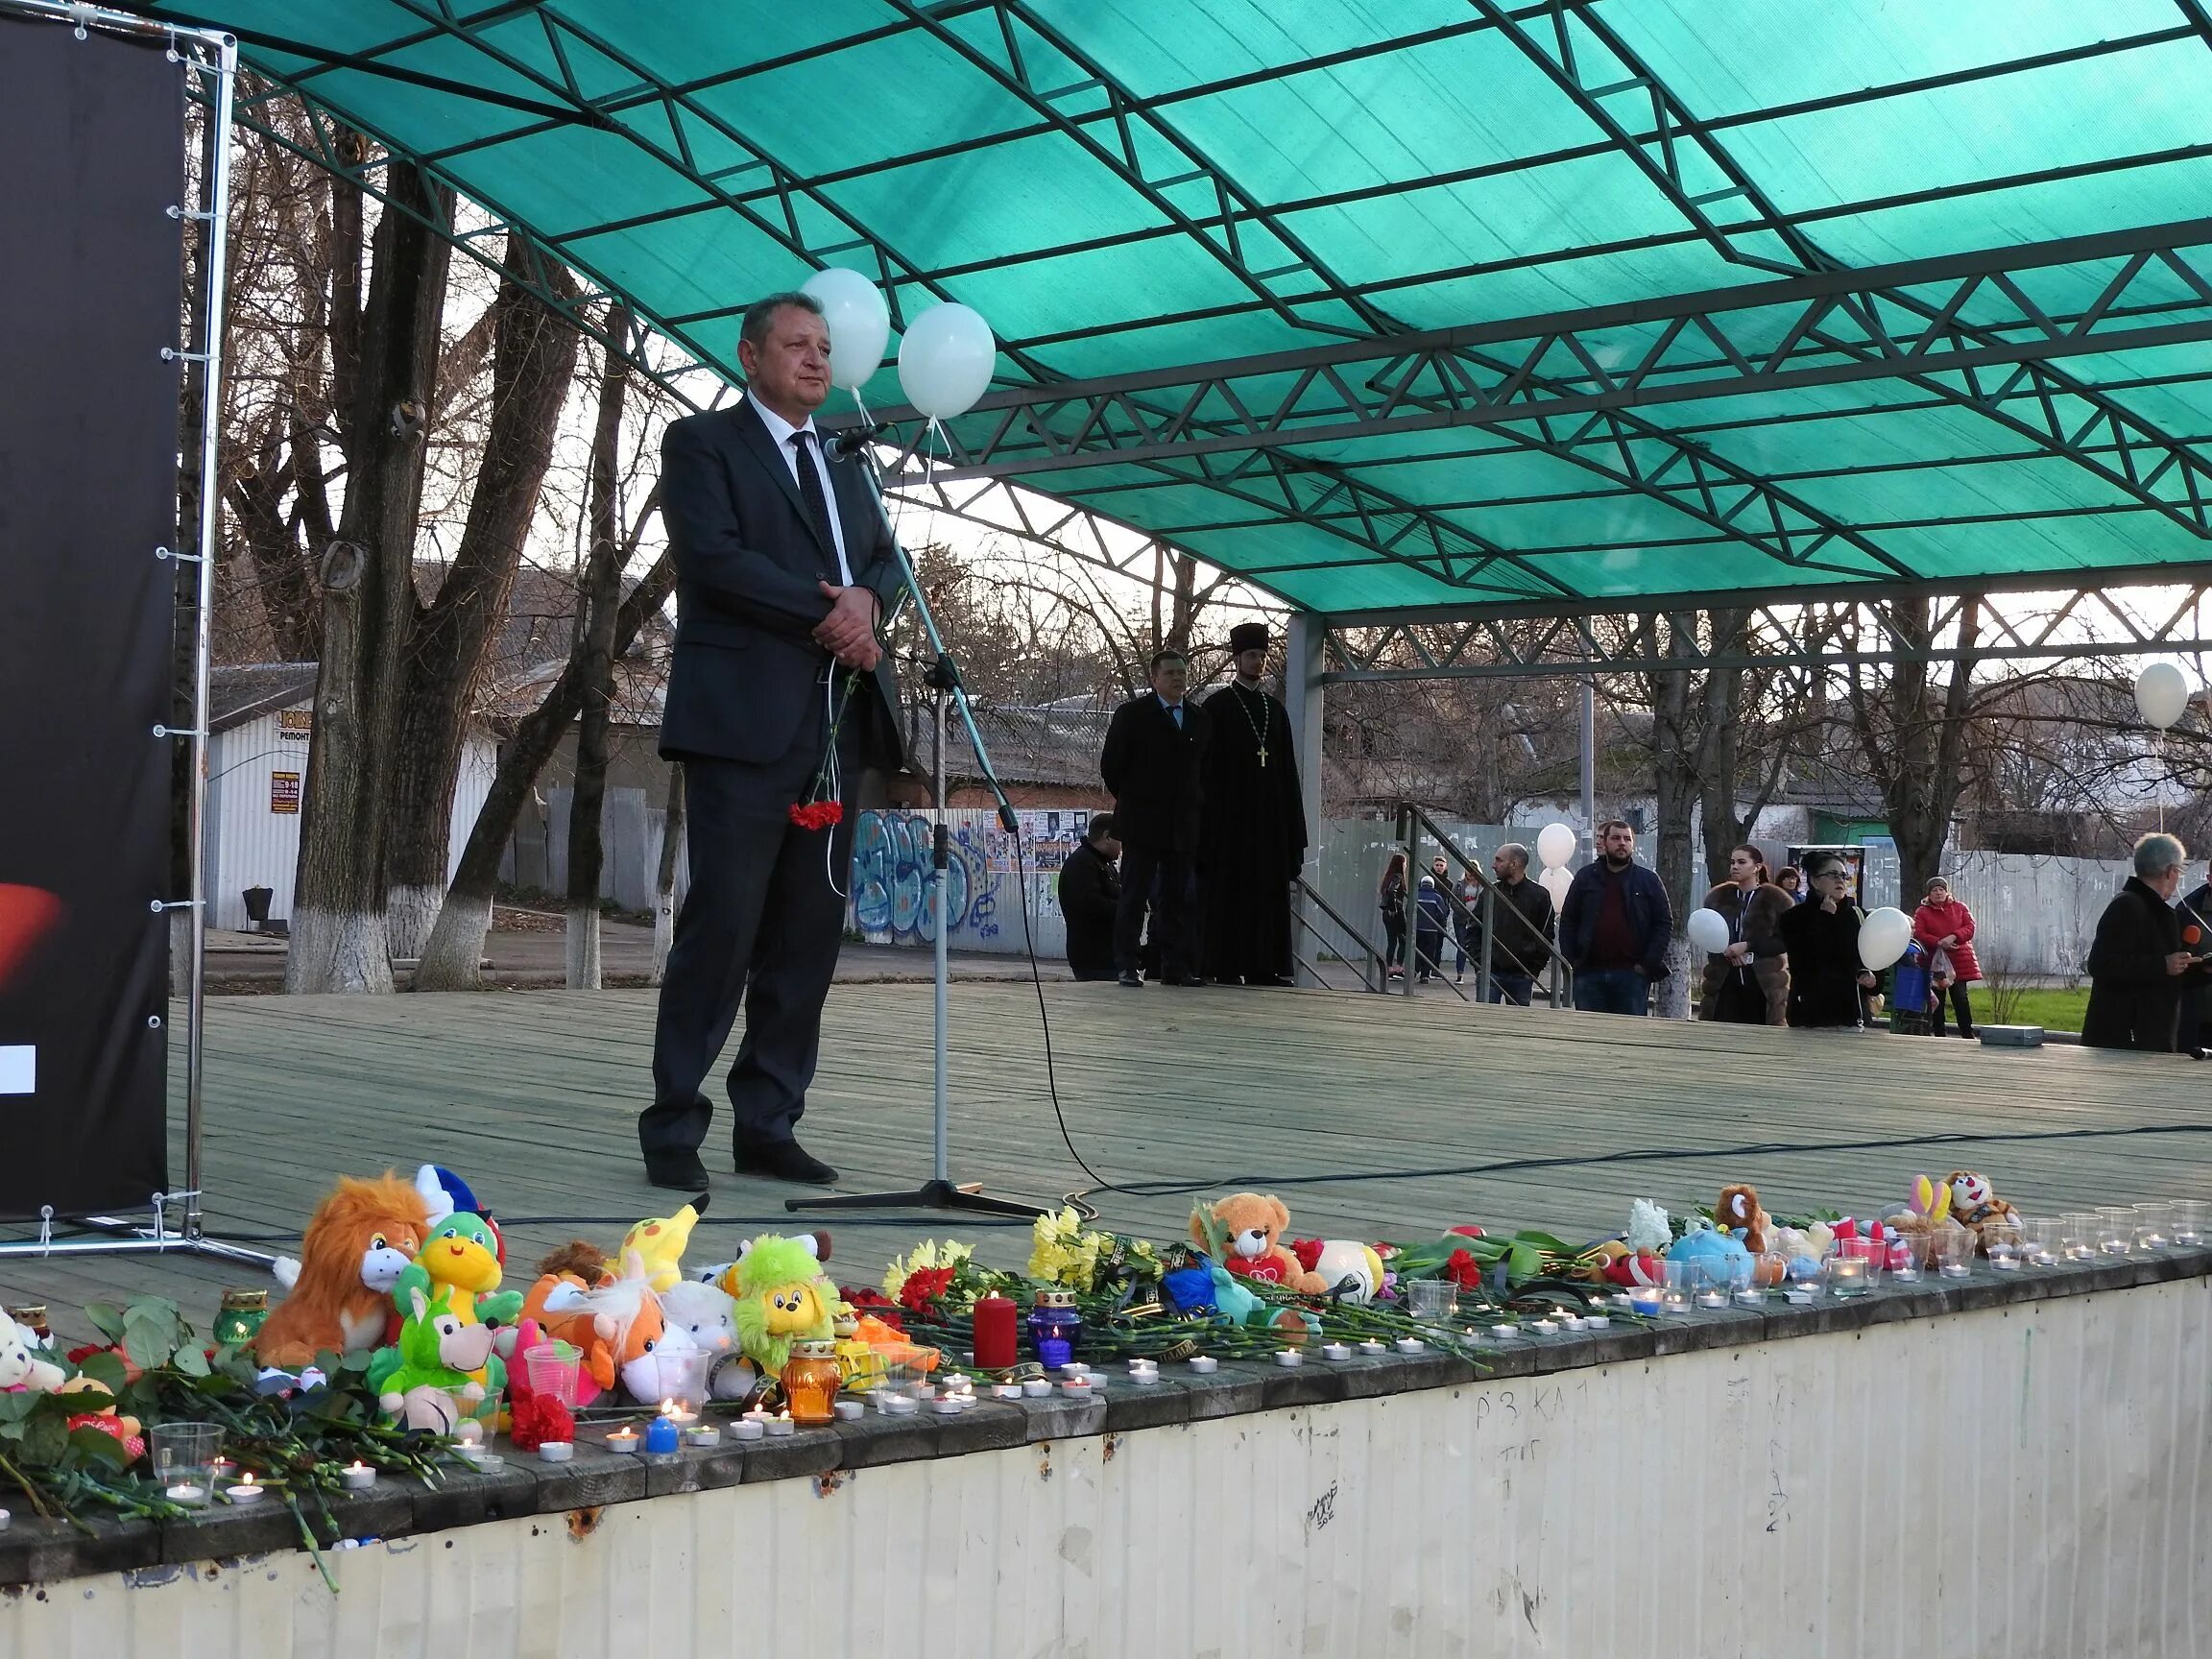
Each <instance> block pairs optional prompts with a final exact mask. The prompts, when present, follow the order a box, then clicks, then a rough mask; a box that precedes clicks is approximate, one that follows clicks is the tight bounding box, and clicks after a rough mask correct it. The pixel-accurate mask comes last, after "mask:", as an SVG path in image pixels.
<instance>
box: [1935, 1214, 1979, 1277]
mask: <svg viewBox="0 0 2212 1659" xmlns="http://www.w3.org/2000/svg"><path fill="white" fill-rule="evenodd" d="M1975 1242H1976V1241H1975V1238H1974V1234H1973V1233H1972V1231H1971V1230H1969V1229H1967V1228H1964V1227H1961V1226H1960V1225H1959V1223H1958V1222H1956V1221H1949V1222H1946V1223H1944V1225H1943V1227H1942V1229H1941V1231H1940V1232H1938V1233H1937V1234H1936V1261H1937V1262H1939V1263H1940V1267H1939V1270H1940V1272H1941V1273H1942V1275H1943V1277H1944V1278H1946V1279H1963V1278H1965V1277H1966V1276H1967V1275H1968V1274H1970V1273H1972V1272H1973V1271H1974V1246H1975Z"/></svg>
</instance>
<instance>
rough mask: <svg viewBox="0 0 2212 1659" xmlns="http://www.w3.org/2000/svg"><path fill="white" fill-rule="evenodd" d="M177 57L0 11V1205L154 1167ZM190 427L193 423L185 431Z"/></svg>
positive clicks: (118, 1180)
mask: <svg viewBox="0 0 2212 1659" xmlns="http://www.w3.org/2000/svg"><path fill="white" fill-rule="evenodd" d="M184 74H185V71H184V69H183V68H182V66H181V65H179V64H176V63H172V62H169V61H168V60H167V59H166V57H165V55H164V49H163V46H162V44H161V43H160V42H158V41H156V42H155V43H153V44H151V45H148V44H142V43H139V42H136V41H132V40H125V39H119V38H117V37H115V36H105V35H102V34H100V33H98V32H97V31H93V32H92V33H91V34H90V35H89V36H88V37H87V38H85V39H83V40H80V39H78V38H77V37H76V32H75V31H74V30H73V29H71V28H70V27H69V26H68V25H67V24H65V23H60V24H57V23H48V22H40V21H34V20H29V19H22V18H0V156H5V157H6V158H7V159H6V162H5V164H4V165H0V778H4V779H5V781H6V784H7V787H6V789H5V791H4V792H0V1147H4V1148H5V1151H4V1153H0V1214H6V1215H10V1216H19V1215H32V1214H36V1213H37V1210H38V1207H39V1206H40V1205H43V1204H51V1205H53V1206H54V1207H55V1209H56V1210H57V1211H58V1212H60V1214H83V1213H84V1212H87V1211H93V1210H105V1209H111V1208H116V1207H121V1206H132V1207H136V1206H140V1205H143V1204H144V1203H145V1202H146V1200H147V1197H148V1195H149V1194H151V1193H153V1192H156V1191H158V1190H162V1189H163V1188H164V1187H166V1185H167V1181H168V1176H167V1169H168V1157H167V1114H166V1107H165V1101H164V1098H163V1089H164V1058H165V1052H166V1048H167V1041H168V1030H167V1023H168V1019H167V1017H168V1005H167V996H168V960H167V958H168V952H167V948H166V939H167V933H168V922H167V919H166V918H165V917H163V916H161V915H158V914H156V913H155V912H154V911H153V910H152V908H151V905H152V904H153V902H155V901H156V900H159V899H163V898H166V897H167V896H168V886H169V768H170V745H171V744H172V743H173V742H175V741H177V740H176V739H174V738H161V737H156V736H155V735H154V728H155V727H156V726H157V725H164V724H169V725H173V724H175V723H176V721H175V717H174V715H173V714H172V712H171V706H170V692H169V687H170V674H171V663H170V652H171V638H172V609H173V589H172V586H171V584H172V582H173V580H174V578H173V576H172V575H171V571H172V568H173V567H172V566H171V565H168V564H166V563H164V562H162V561H159V560H156V558H155V556H154V552H155V549H156V548H157V547H164V546H172V545H174V544H175V543H176V541H177V482H178V396H179V390H180V378H179V375H180V369H179V365H178V364H176V363H174V362H167V363H165V362H163V361H162V360H161V349H162V348H163V347H165V346H166V347H173V348H174V347H181V346H183V345H184V344H185V342H184V341H182V340H181V339H180V337H179V329H180V282H181V276H182V264H181V261H182V250H183V228H182V224H181V222H180V220H178V219H175V218H172V217H170V215H169V212H168V209H169V208H171V207H172V206H177V205H188V204H190V198H189V197H188V195H187V193H186V180H185V176H184V87H183V76H184ZM196 448H197V445H195V449H196Z"/></svg>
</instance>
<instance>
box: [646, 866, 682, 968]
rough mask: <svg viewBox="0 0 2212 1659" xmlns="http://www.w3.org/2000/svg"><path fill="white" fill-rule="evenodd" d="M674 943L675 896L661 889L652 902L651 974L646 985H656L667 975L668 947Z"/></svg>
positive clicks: (668, 890) (672, 892) (669, 891)
mask: <svg viewBox="0 0 2212 1659" xmlns="http://www.w3.org/2000/svg"><path fill="white" fill-rule="evenodd" d="M675 943H676V895H675V893H674V891H673V890H671V889H668V888H663V889H662V890H661V895H660V897H659V898H657V899H656V900H655V901H654V902H653V972H652V974H651V975H650V977H649V979H648V983H650V984H654V985H658V984H660V983H661V980H662V979H664V978H665V977H667V974H668V950H669V947H671V946H672V945H674V944H675Z"/></svg>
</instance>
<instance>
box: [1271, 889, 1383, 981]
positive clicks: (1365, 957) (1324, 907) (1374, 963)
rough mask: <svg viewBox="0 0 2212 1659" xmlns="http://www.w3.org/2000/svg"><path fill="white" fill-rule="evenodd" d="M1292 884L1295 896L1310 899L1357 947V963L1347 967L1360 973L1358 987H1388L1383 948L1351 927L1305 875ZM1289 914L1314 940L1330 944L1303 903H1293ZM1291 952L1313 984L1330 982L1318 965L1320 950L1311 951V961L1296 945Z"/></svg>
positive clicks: (1342, 914)
mask: <svg viewBox="0 0 2212 1659" xmlns="http://www.w3.org/2000/svg"><path fill="white" fill-rule="evenodd" d="M1293 885H1294V886H1295V887H1296V889H1297V896H1298V897H1299V898H1301V899H1305V900H1307V901H1309V902H1310V903H1311V904H1312V905H1313V907H1314V908H1315V909H1316V910H1318V911H1320V912H1321V914H1322V915H1324V916H1326V917H1328V918H1329V920H1330V921H1332V922H1334V923H1335V924H1336V926H1337V927H1338V929H1339V930H1340V931H1342V932H1343V933H1344V934H1345V936H1346V937H1348V938H1349V939H1351V941H1352V942H1353V943H1354V944H1355V945H1357V946H1358V948H1359V960H1358V963H1356V964H1349V966H1353V967H1354V968H1355V969H1356V971H1357V972H1358V974H1359V988H1360V989H1361V990H1362V991H1376V992H1381V991H1386V990H1388V989H1389V986H1390V962H1389V957H1388V956H1387V955H1386V954H1385V953H1384V952H1383V951H1382V950H1377V949H1376V948H1375V945H1374V942H1373V941H1372V940H1370V939H1369V938H1368V937H1367V935H1366V934H1364V933H1362V932H1360V931H1359V929H1358V928H1357V927H1355V926H1352V924H1351V923H1350V922H1348V921H1346V920H1345V917H1344V913H1343V912H1342V911H1341V910H1339V909H1337V908H1336V906H1335V905H1334V904H1332V903H1330V902H1329V901H1328V900H1326V899H1324V898H1323V897H1322V896H1321V890H1320V889H1319V888H1318V887H1315V886H1314V885H1313V884H1312V883H1310V882H1309V881H1307V880H1306V879H1305V878H1299V879H1298V880H1297V881H1295V882H1294V883H1293ZM1290 914H1291V917H1292V918H1293V919H1294V920H1295V921H1296V922H1297V924H1298V926H1300V927H1302V928H1304V929H1305V930H1306V931H1307V932H1308V933H1310V934H1311V935H1312V936H1313V938H1314V939H1315V940H1317V941H1319V942H1320V943H1321V944H1323V945H1327V944H1331V943H1333V941H1332V940H1331V939H1330V938H1329V936H1328V935H1327V934H1326V933H1324V932H1322V931H1321V929H1320V928H1319V927H1317V926H1314V924H1313V919H1312V918H1311V917H1310V916H1309V915H1307V914H1306V906H1305V905H1304V904H1298V903H1293V904H1292V905H1291V906H1290ZM1290 954H1291V956H1292V958H1293V959H1294V960H1295V961H1296V962H1297V964H1298V966H1299V967H1300V968H1301V969H1303V970H1304V971H1305V972H1306V973H1307V974H1309V975H1310V976H1311V977H1312V979H1313V981H1314V983H1316V984H1319V985H1328V984H1329V978H1328V975H1326V974H1323V973H1322V972H1321V969H1320V967H1319V959H1320V957H1321V955H1322V952H1321V951H1319V950H1315V951H1314V952H1313V956H1314V960H1312V961H1308V960H1307V959H1306V957H1305V956H1303V955H1301V954H1300V953H1299V951H1298V949H1297V947H1296V946H1292V947H1291V950H1290ZM1339 960H1341V958H1339ZM1370 968H1372V969H1373V971H1374V972H1373V974H1372V976H1370V974H1369V969H1370ZM1331 989H1334V987H1333V986H1332V987H1331Z"/></svg>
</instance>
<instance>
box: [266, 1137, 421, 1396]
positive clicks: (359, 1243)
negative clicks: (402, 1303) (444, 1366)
mask: <svg viewBox="0 0 2212 1659" xmlns="http://www.w3.org/2000/svg"><path fill="white" fill-rule="evenodd" d="M429 1231H430V1213H429V1210H428V1208H427V1207H426V1206H425V1205H424V1203H423V1201H422V1194H421V1193H420V1192H418V1191H417V1190H415V1188H414V1186H413V1185H412V1184H411V1183H409V1182H406V1181H402V1180H400V1179H399V1178H398V1177H397V1176H396V1175H394V1174H392V1172H391V1171H389V1170H387V1171H385V1173H384V1174H383V1175H382V1176H380V1177H378V1178H377V1179H375V1180H370V1181H357V1180H354V1179H352V1178H351V1177H344V1178H342V1179H341V1180H340V1181H339V1183H338V1186H337V1190H335V1191H333V1192H332V1193H331V1194H330V1195H329V1196H328V1197H327V1198H325V1199H324V1200H323V1202H322V1204H321V1205H320V1206H319V1207H318V1208H317V1209H316V1212H315V1214H314V1215H313V1216H312V1217H311V1218H310V1219H309V1221H308V1223H307V1232H306V1236H305V1238H303V1239H302V1241H301V1246H300V1260H299V1261H298V1262H278V1263H277V1264H276V1269H275V1271H276V1277H277V1278H278V1279H280V1280H284V1281H285V1282H286V1283H287V1284H289V1285H290V1286H291V1294H290V1295H288V1296H286V1297H285V1298H284V1300H283V1301H282V1302H280V1303H278V1304H277V1306H276V1311H275V1312H273V1313H271V1314H270V1315H269V1318H268V1322H267V1323H266V1324H264V1325H263V1326H262V1327H261V1331H260V1334H258V1335H257V1336H255V1337H254V1339H253V1352H254V1355H255V1356H256V1357H257V1358H259V1359H260V1361H261V1363H262V1364H264V1365H276V1366H281V1367H284V1368H285V1369H287V1370H294V1369H297V1368H299V1367H300V1366H302V1365H311V1364H313V1363H314V1361H315V1356H316V1355H318V1354H366V1353H368V1352H369V1351H370V1350H372V1349H373V1348H375V1347H376V1346H377V1345H378V1344H379V1343H381V1342H382V1341H383V1340H384V1337H385V1325H386V1321H387V1319H388V1318H389V1317H390V1315H391V1312H392V1286H395V1285H397V1283H398V1282H399V1275H400V1274H401V1273H402V1272H404V1271H405V1270H406V1267H407V1263H408V1262H412V1261H414V1260H415V1255H416V1252H417V1251H419V1250H421V1248H422V1236H423V1235H424V1234H425V1233H427V1232H429ZM287 1268H289V1269H290V1275H291V1276H290V1277H289V1278H287V1277H286V1270H287Z"/></svg>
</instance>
